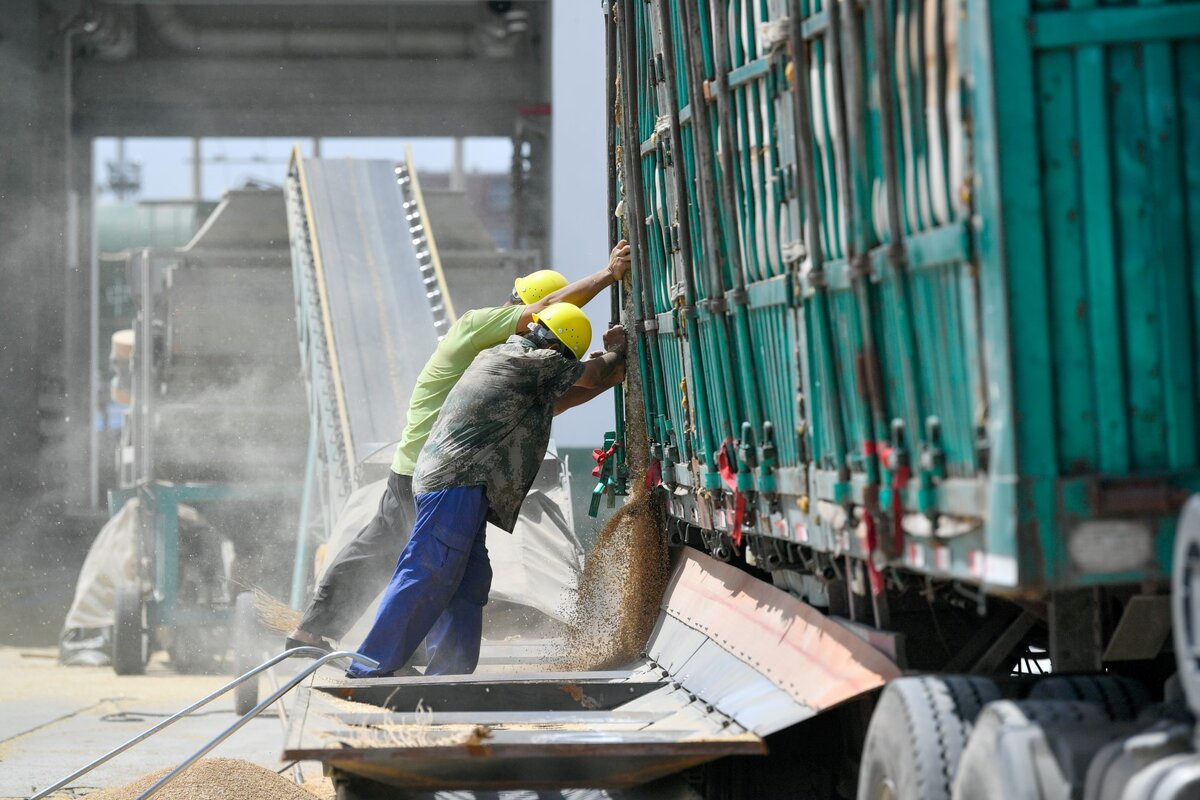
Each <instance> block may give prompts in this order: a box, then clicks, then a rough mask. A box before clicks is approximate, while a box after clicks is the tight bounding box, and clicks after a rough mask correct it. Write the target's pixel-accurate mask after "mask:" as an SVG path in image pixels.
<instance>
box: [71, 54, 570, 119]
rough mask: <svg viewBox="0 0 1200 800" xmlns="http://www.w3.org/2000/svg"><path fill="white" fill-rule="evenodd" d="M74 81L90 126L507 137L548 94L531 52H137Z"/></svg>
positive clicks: (96, 65)
mask: <svg viewBox="0 0 1200 800" xmlns="http://www.w3.org/2000/svg"><path fill="white" fill-rule="evenodd" d="M464 75H470V76H471V79H470V80H463V76H464ZM74 88H75V95H76V125H75V127H76V130H77V131H79V132H80V133H82V134H83V135H85V136H270V135H294V136H383V135H387V136H396V135H402V136H444V135H446V134H447V133H449V132H453V133H454V134H455V135H459V136H510V135H511V134H512V130H513V124H514V119H515V117H516V115H517V114H518V112H519V110H520V109H521V108H523V107H525V106H528V105H531V104H538V103H544V102H545V99H546V95H547V92H548V87H547V86H546V85H545V81H544V79H543V70H542V69H541V67H540V66H539V65H538V64H536V63H534V62H533V61H532V60H531V59H520V60H514V61H509V62H504V64H503V65H492V66H491V67H489V68H488V69H486V70H481V69H479V68H478V64H477V63H476V62H473V61H471V60H468V59H438V60H436V61H431V60H410V59H392V58H388V59H383V58H381V59H349V58H347V59H329V60H315V59H287V58H283V59H262V58H255V59H249V58H248V59H229V58H226V59H221V60H215V59H213V60H210V59H197V58H187V59H136V60H132V61H128V62H122V63H100V62H92V63H89V64H86V65H85V66H84V67H83V68H82V69H81V70H80V73H79V75H78V77H77V79H76V82H75V87H74ZM216 88H219V89H220V91H219V92H218V91H214V89H216Z"/></svg>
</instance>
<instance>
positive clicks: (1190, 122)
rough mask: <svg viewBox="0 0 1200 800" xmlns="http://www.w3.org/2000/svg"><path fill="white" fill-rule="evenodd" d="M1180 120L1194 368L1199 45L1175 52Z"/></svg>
mask: <svg viewBox="0 0 1200 800" xmlns="http://www.w3.org/2000/svg"><path fill="white" fill-rule="evenodd" d="M1177 59H1178V72H1177V74H1178V76H1179V87H1178V91H1179V97H1180V112H1181V113H1180V119H1181V127H1182V134H1181V137H1180V138H1181V148H1182V151H1183V152H1184V153H1185V154H1187V155H1186V157H1185V159H1184V164H1183V173H1184V186H1185V192H1186V195H1185V200H1186V205H1187V212H1188V216H1187V221H1186V222H1187V225H1186V227H1185V231H1186V232H1187V237H1188V242H1187V244H1188V247H1187V251H1186V254H1184V253H1181V254H1180V257H1181V258H1183V259H1184V260H1185V263H1186V264H1188V265H1189V267H1190V269H1191V274H1190V275H1189V276H1187V277H1188V282H1187V283H1186V284H1185V286H1183V287H1181V289H1180V291H1181V292H1186V293H1188V295H1189V296H1190V297H1191V298H1192V303H1193V312H1194V313H1193V318H1192V330H1191V331H1190V337H1191V338H1190V341H1191V343H1192V348H1193V360H1192V365H1193V368H1194V369H1200V367H1197V366H1196V363H1197V361H1200V357H1197V355H1196V354H1200V313H1196V309H1198V308H1200V156H1198V155H1197V154H1200V42H1189V43H1188V44H1181V45H1179V46H1178V49H1177ZM1192 413H1193V414H1197V415H1198V416H1200V399H1196V398H1194V399H1193V401H1192Z"/></svg>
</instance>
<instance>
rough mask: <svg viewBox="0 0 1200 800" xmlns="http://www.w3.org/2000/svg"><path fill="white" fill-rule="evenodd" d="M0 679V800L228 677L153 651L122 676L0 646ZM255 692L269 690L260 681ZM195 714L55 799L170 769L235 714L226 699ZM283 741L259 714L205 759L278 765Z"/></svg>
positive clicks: (53, 654)
mask: <svg viewBox="0 0 1200 800" xmlns="http://www.w3.org/2000/svg"><path fill="white" fill-rule="evenodd" d="M0 675H3V680H2V681H0V798H5V799H7V798H18V797H28V796H29V795H30V794H32V793H33V792H34V791H36V790H37V789H39V788H41V787H44V786H48V785H50V784H52V783H54V782H55V781H56V780H58V779H59V778H62V777H63V776H64V775H66V774H69V773H71V772H73V771H75V770H76V769H77V768H79V767H81V766H83V765H84V764H86V763H87V762H89V761H91V760H92V759H94V758H96V757H97V756H100V755H102V754H103V753H106V752H108V751H109V750H111V749H112V748H113V747H115V746H117V745H118V744H120V743H121V742H123V741H125V740H126V739H129V738H130V737H132V736H134V735H136V734H137V733H139V732H141V731H142V730H145V729H146V728H148V727H150V726H152V725H154V724H155V723H156V722H158V721H160V720H161V719H162V717H164V716H169V715H170V714H172V713H174V712H176V711H178V710H179V709H180V708H183V707H184V706H186V705H188V704H190V703H192V702H194V701H195V700H197V699H198V698H200V697H202V696H203V695H205V694H207V693H209V692H211V691H212V690H213V689H216V688H217V687H218V686H220V685H221V684H222V683H224V682H226V681H227V680H228V678H225V677H222V676H214V675H209V676H200V675H177V674H175V673H174V672H173V671H172V670H171V669H170V667H169V666H167V664H166V663H165V660H164V657H163V656H162V655H161V654H160V655H159V656H157V657H156V658H155V659H154V660H152V661H151V663H150V665H149V667H148V668H147V671H146V674H145V675H143V676H128V677H121V676H118V675H116V674H114V673H113V671H112V668H111V667H63V666H60V665H59V664H58V662H57V649H56V648H23V647H0ZM262 691H263V692H265V691H267V685H266V681H265V680H264V682H263V684H262ZM198 713H199V714H202V716H197V717H194V718H190V719H185V720H181V721H180V722H178V723H176V724H175V725H173V726H171V727H170V728H167V729H166V730H165V731H163V732H162V733H161V734H158V735H157V736H155V737H153V738H151V739H149V740H147V741H145V742H143V743H141V744H140V745H138V746H137V747H135V748H134V749H132V750H130V751H129V752H127V753H124V754H122V755H120V756H117V758H115V759H114V760H112V761H110V762H109V763H107V764H105V765H104V766H102V767H100V768H98V769H97V770H96V771H95V772H92V773H91V774H90V775H87V776H85V777H83V778H81V779H80V780H79V782H78V784H77V785H74V786H71V787H69V788H70V791H66V790H64V791H63V792H62V793H61V794H60V795H57V796H60V797H64V798H65V797H78V796H81V795H85V794H86V793H87V792H88V791H91V790H94V789H97V788H104V787H109V786H119V785H122V784H125V783H127V782H129V781H132V780H134V779H135V778H138V777H140V776H142V775H144V774H146V773H149V772H155V771H157V770H160V769H163V768H165V767H170V766H173V765H175V764H176V763H178V762H179V761H181V760H182V759H183V758H185V757H186V756H188V755H189V754H191V753H192V752H194V751H195V750H197V749H199V747H200V746H201V745H203V744H204V743H205V742H206V741H208V740H209V739H210V738H212V737H213V736H215V735H216V734H217V733H219V732H220V731H221V730H222V729H223V728H225V727H226V726H228V725H229V724H231V723H232V722H233V721H234V720H235V719H236V717H235V716H234V713H233V699H232V697H229V698H221V699H219V700H216V701H214V702H213V703H212V704H210V705H209V706H206V707H205V708H204V709H201V711H200V712H198ZM282 744H283V727H282V725H281V723H280V719H279V717H278V714H276V713H274V712H267V713H265V714H263V715H262V717H260V718H258V719H255V720H252V721H251V722H250V723H249V724H247V725H246V727H244V728H242V729H241V730H240V731H238V732H237V733H236V734H234V735H233V736H232V737H231V738H230V739H229V740H227V741H226V742H224V743H223V744H222V745H221V746H219V747H218V748H217V749H216V750H214V751H213V752H212V753H211V754H210V756H212V757H225V758H240V759H245V760H247V761H253V762H255V763H258V764H262V765H264V766H267V767H270V768H271V769H279V768H281V767H283V766H284V765H283V764H282V763H281V762H280V758H279V756H280V751H281V749H282ZM287 774H289V775H291V771H290V770H289V772H288V773H287ZM304 778H305V780H306V781H313V780H321V777H320V771H319V769H318V768H317V767H316V766H315V765H310V766H309V767H308V769H306V771H305V774H304ZM309 788H310V790H311V789H313V788H314V787H312V786H310V787H309ZM318 788H319V787H318Z"/></svg>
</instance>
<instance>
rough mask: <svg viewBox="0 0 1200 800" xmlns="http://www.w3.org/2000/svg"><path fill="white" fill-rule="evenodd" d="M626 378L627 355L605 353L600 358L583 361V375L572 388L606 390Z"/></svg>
mask: <svg viewBox="0 0 1200 800" xmlns="http://www.w3.org/2000/svg"><path fill="white" fill-rule="evenodd" d="M623 380H625V355H624V354H623V353H604V354H603V355H602V356H600V357H599V358H591V359H588V360H587V361H585V362H583V375H581V376H580V377H579V380H577V381H576V382H575V386H573V387H572V388H575V389H577V388H580V387H583V388H585V389H599V390H600V391H604V390H605V389H607V388H609V387H610V386H616V385H617V384H618V383H620V382H621V381H623Z"/></svg>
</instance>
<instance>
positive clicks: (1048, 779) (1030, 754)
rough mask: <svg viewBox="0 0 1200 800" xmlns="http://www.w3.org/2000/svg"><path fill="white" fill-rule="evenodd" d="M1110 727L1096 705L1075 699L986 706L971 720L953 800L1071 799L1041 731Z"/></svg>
mask: <svg viewBox="0 0 1200 800" xmlns="http://www.w3.org/2000/svg"><path fill="white" fill-rule="evenodd" d="M1110 722H1111V720H1110V719H1109V717H1108V715H1107V713H1106V712H1105V711H1104V710H1103V709H1102V708H1101V707H1100V706H1099V705H1097V704H1095V703H1089V702H1083V701H1079V700H1023V701H1021V702H1013V701H1011V700H1001V701H999V702H996V703H991V704H989V705H988V707H987V708H985V709H984V710H983V713H981V714H980V715H979V718H978V719H977V720H976V721H975V730H974V733H972V734H971V740H970V742H968V743H967V748H966V750H965V751H964V752H963V755H962V760H961V761H960V762H959V765H958V774H957V776H956V777H955V779H954V794H953V797H954V800H1041V798H1042V797H1043V796H1044V794H1043V793H1044V791H1049V792H1051V793H1050V794H1049V795H1045V796H1050V797H1058V796H1060V794H1061V796H1063V797H1068V796H1074V795H1073V794H1072V793H1071V786H1070V781H1069V780H1068V777H1067V776H1066V775H1064V774H1063V771H1062V767H1061V765H1060V764H1059V763H1058V761H1057V760H1056V759H1055V757H1054V755H1053V750H1052V748H1051V747H1050V745H1049V740H1048V738H1047V734H1046V731H1045V730H1044V726H1046V725H1054V726H1081V727H1082V726H1087V727H1092V728H1100V727H1104V726H1106V725H1108V724H1109V723H1110ZM1048 787H1049V788H1048ZM1080 788H1082V787H1080ZM1063 792H1065V793H1063Z"/></svg>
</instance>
